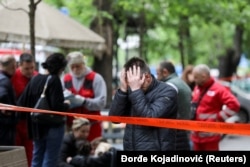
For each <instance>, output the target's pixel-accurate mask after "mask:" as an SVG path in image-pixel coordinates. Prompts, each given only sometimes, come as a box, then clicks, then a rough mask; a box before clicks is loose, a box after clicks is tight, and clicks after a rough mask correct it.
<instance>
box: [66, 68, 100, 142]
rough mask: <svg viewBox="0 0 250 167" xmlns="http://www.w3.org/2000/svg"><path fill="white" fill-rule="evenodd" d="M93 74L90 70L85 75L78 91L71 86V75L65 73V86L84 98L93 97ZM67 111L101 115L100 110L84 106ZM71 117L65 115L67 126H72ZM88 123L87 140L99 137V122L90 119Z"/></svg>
mask: <svg viewBox="0 0 250 167" xmlns="http://www.w3.org/2000/svg"><path fill="white" fill-rule="evenodd" d="M95 74H96V73H95V72H93V71H92V72H90V73H89V74H87V75H86V76H85V79H84V83H83V85H82V87H81V89H80V90H79V91H78V92H77V91H76V90H75V88H74V87H73V82H72V76H71V75H70V74H66V75H65V76H64V85H65V88H66V89H68V90H70V91H71V92H72V93H73V94H78V95H81V96H83V97H85V98H94V96H95V95H94V90H93V86H92V85H93V80H94V78H95ZM69 112H72V113H81V114H90V115H101V112H100V111H89V110H88V109H87V108H85V107H84V106H82V107H78V108H74V109H71V110H70V111H69ZM73 119H74V118H73V117H70V116H68V117H67V126H68V127H71V126H72V121H73ZM90 123H91V128H90V133H89V136H88V140H89V141H92V140H93V139H95V138H96V137H100V136H101V135H102V126H101V122H99V121H96V120H90Z"/></svg>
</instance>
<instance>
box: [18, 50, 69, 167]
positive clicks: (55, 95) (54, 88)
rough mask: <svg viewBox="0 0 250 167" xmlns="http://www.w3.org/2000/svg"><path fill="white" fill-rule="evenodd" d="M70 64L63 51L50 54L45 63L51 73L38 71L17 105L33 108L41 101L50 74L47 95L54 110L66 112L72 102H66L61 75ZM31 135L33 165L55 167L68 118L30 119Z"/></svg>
mask: <svg viewBox="0 0 250 167" xmlns="http://www.w3.org/2000/svg"><path fill="white" fill-rule="evenodd" d="M66 65H67V61H66V59H65V56H64V55H63V54H61V53H54V54H52V55H50V56H49V57H48V58H47V59H46V61H45V62H44V63H43V64H42V66H43V68H45V69H47V71H48V74H45V75H43V74H38V75H37V76H35V77H33V78H32V79H31V81H30V82H29V84H28V85H27V87H26V88H25V90H24V92H23V94H22V95H21V97H20V98H19V100H18V105H20V106H24V107H30V108H33V107H34V106H35V104H36V102H37V101H38V99H39V97H40V95H41V93H42V91H43V88H44V85H45V82H46V80H47V78H48V77H49V76H51V79H50V80H49V81H48V86H47V89H46V92H45V95H46V98H47V100H48V103H49V105H50V108H51V110H53V111H66V110H68V108H69V104H68V103H66V102H64V96H63V88H62V84H61V80H60V75H61V74H62V72H63V71H64V68H65V67H66ZM27 120H28V129H29V134H30V137H31V138H32V139H33V144H34V148H33V159H32V167H55V166H56V163H57V160H58V154H59V151H60V147H61V143H62V139H63V136H64V126H65V120H64V119H62V121H61V122H60V123H54V124H48V123H46V122H44V123H36V122H32V120H31V118H30V117H29V118H28V119H27Z"/></svg>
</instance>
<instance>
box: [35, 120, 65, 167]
mask: <svg viewBox="0 0 250 167" xmlns="http://www.w3.org/2000/svg"><path fill="white" fill-rule="evenodd" d="M63 136H64V125H62V126H59V127H53V128H50V129H49V131H48V134H47V135H45V136H44V137H43V138H42V139H39V140H34V142H33V144H34V148H33V158H32V165H31V166H32V167H55V166H56V165H57V162H58V156H59V152H60V148H61V144H62V140H63Z"/></svg>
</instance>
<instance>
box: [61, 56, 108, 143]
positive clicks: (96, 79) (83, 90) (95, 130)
mask: <svg viewBox="0 0 250 167" xmlns="http://www.w3.org/2000/svg"><path fill="white" fill-rule="evenodd" d="M67 58H68V66H69V70H70V72H69V73H67V74H65V76H64V78H63V82H64V86H65V89H67V90H68V91H70V92H72V93H73V94H74V95H75V97H76V98H78V99H80V100H81V101H82V103H81V106H79V107H76V108H73V109H71V110H70V112H73V113H82V114H92V115H100V110H101V109H102V108H104V107H105V105H106V99H107V87H106V83H105V81H104V79H103V77H102V76H101V75H100V74H98V73H96V72H94V71H93V70H91V69H90V68H89V67H87V66H86V58H85V57H84V55H83V54H82V53H81V52H71V53H69V54H68V56H67ZM72 120H73V117H68V119H67V125H68V127H71V125H72ZM90 123H91V128H90V133H89V136H88V140H89V141H92V140H93V139H94V138H96V137H100V136H101V135H102V127H101V122H98V121H95V120H90Z"/></svg>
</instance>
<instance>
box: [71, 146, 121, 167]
mask: <svg viewBox="0 0 250 167" xmlns="http://www.w3.org/2000/svg"><path fill="white" fill-rule="evenodd" d="M78 148H79V153H78V154H77V155H76V156H74V157H72V158H71V159H68V163H69V164H70V165H72V166H73V167H116V166H117V165H116V159H117V156H116V154H117V149H116V148H115V147H112V145H111V144H109V143H107V142H100V143H99V144H98V146H97V148H96V150H95V154H94V155H88V153H89V152H86V143H83V146H80V147H78Z"/></svg>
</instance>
